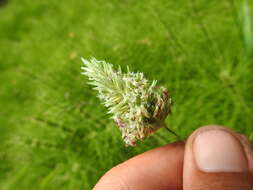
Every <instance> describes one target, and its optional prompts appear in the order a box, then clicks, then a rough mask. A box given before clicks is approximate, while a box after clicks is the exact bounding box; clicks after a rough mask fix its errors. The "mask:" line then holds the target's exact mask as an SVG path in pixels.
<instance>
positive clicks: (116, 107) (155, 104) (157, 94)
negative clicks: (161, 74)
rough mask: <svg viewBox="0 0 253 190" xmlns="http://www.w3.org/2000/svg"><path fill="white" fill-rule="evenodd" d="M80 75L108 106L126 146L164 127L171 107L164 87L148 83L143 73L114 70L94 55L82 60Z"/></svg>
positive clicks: (153, 82) (154, 82)
mask: <svg viewBox="0 0 253 190" xmlns="http://www.w3.org/2000/svg"><path fill="white" fill-rule="evenodd" d="M82 61H83V63H84V66H83V67H82V70H83V71H84V72H83V73H82V74H84V75H86V76H87V77H88V78H89V84H90V85H92V86H94V88H93V89H95V90H96V91H97V92H98V98H99V99H100V100H101V102H102V103H103V104H104V105H105V106H106V107H107V108H108V110H109V111H108V113H110V114H111V115H112V119H113V120H114V121H115V122H116V124H117V126H118V127H119V129H120V131H121V132H122V138H123V140H124V142H125V144H126V145H127V146H129V145H130V146H134V145H135V144H136V142H137V140H141V139H143V138H145V137H146V136H148V135H149V134H151V133H153V132H154V131H156V130H157V129H159V128H161V127H163V126H164V120H165V118H166V117H167V115H168V114H169V113H170V110H171V98H170V95H169V93H168V91H167V89H166V88H164V87H161V86H157V85H156V81H152V82H149V81H148V80H147V79H146V78H145V77H144V75H143V73H140V72H137V73H134V72H130V71H129V68H128V71H127V72H126V73H123V72H122V71H121V68H120V67H119V68H118V70H114V69H113V66H112V64H110V63H106V62H105V61H98V60H96V59H95V58H92V59H90V60H89V61H88V60H85V59H83V58H82Z"/></svg>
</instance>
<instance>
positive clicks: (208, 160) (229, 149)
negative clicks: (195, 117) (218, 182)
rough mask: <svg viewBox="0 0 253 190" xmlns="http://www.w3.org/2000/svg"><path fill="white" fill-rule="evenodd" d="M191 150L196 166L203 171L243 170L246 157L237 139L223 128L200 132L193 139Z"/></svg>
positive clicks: (245, 165) (246, 167)
mask: <svg viewBox="0 0 253 190" xmlns="http://www.w3.org/2000/svg"><path fill="white" fill-rule="evenodd" d="M193 151H194V156H195V160H196V163H197V166H198V168H199V169H200V170H201V171H204V172H243V171H246V170H248V163H247V159H246V156H245V153H244V150H243V147H242V145H241V143H240V141H239V140H238V139H236V138H235V137H234V136H233V135H232V134H230V133H229V132H226V131H223V130H209V131H205V132H202V133H200V134H199V135H197V137H196V138H195V140H194V144H193Z"/></svg>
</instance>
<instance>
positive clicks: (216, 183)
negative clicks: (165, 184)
mask: <svg viewBox="0 0 253 190" xmlns="http://www.w3.org/2000/svg"><path fill="white" fill-rule="evenodd" d="M243 138H245V137H243ZM251 151H252V150H251V148H250V146H249V142H246V141H245V142H242V137H240V135H239V134H237V133H235V132H233V131H231V130H229V129H227V128H223V127H219V126H206V127H202V128H200V129H198V130H196V131H195V132H194V133H193V134H192V135H191V136H190V137H189V139H188V140H187V143H186V147H185V158H184V172H183V180H184V182H183V187H184V189H185V190H213V189H215V190H242V189H243V190H252V189H253V172H252V170H253V169H252V165H253V162H252V160H253V157H252V152H251Z"/></svg>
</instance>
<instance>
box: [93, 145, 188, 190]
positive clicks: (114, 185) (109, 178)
mask: <svg viewBox="0 0 253 190" xmlns="http://www.w3.org/2000/svg"><path fill="white" fill-rule="evenodd" d="M184 146H185V144H184V142H181V141H180V142H176V143H172V144H169V145H165V146H162V147H158V148H155V149H153V150H150V151H147V152H144V153H142V154H140V155H138V156H135V157H133V158H131V159H129V160H127V161H125V162H123V163H122V164H119V165H117V166H115V167H114V168H112V169H111V170H109V171H108V172H107V173H106V174H105V175H104V176H103V177H102V178H101V179H100V180H99V182H98V183H97V184H96V186H95V187H94V189H93V190H126V189H127V190H128V189H138V190H154V189H156V190H165V189H166V190H168V189H169V190H182V189H183V187H182V184H183V179H182V178H183V177H182V176H183V159H184Z"/></svg>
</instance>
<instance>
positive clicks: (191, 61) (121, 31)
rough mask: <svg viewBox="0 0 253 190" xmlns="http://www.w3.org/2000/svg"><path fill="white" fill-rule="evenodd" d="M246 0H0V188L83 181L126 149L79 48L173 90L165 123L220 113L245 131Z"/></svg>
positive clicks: (250, 97) (163, 134)
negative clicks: (92, 85)
mask: <svg viewBox="0 0 253 190" xmlns="http://www.w3.org/2000/svg"><path fill="white" fill-rule="evenodd" d="M250 5H252V1H235V0H224V1H218V0H213V1H203V0H185V1H183V0H178V1H165V0H160V1H156V0H151V1H147V0H146V1H134V0H124V1H123V0H111V1H103V0H97V1H92V0H87V1H81V0H76V1H65V2H56V1H49V0H44V1H28V0H19V1H17V0H9V1H8V2H7V3H5V4H3V5H1V6H0V15H1V16H0V52H1V53H0V171H1V172H0V189H36V190H37V189H41V190H42V189H46V190H50V189H91V188H92V186H93V185H94V184H95V183H96V181H97V180H98V179H99V177H100V176H101V175H102V174H103V173H104V172H105V171H107V170H108V169H109V168H111V167H112V166H114V165H115V164H118V163H120V162H122V161H124V160H126V159H128V158H130V157H132V156H133V155H136V154H138V153H141V152H143V151H145V150H148V149H151V148H153V147H157V146H160V145H163V144H166V143H169V142H172V141H173V140H175V138H174V137H173V136H172V135H170V134H168V133H167V131H166V130H163V129H162V130H160V131H159V132H158V133H157V134H155V135H153V136H152V137H151V138H148V139H147V140H145V142H142V143H139V145H138V146H137V147H135V148H125V147H124V145H123V143H122V141H121V139H120V133H119V131H118V130H117V128H116V127H115V126H114V124H113V122H112V121H110V120H109V117H108V115H106V110H105V108H103V106H102V105H100V104H99V103H98V100H97V98H96V97H95V93H94V92H93V91H92V90H91V88H90V87H89V86H87V85H86V80H87V79H86V78H85V77H83V76H81V75H80V72H81V71H80V66H81V61H80V56H83V57H87V58H89V57H91V56H94V57H96V58H97V59H102V60H106V61H109V62H111V63H113V64H119V65H121V66H122V67H125V66H126V65H129V66H130V68H131V69H132V70H134V71H143V72H144V73H145V74H146V76H147V78H150V79H157V80H158V81H159V83H160V84H161V85H164V86H167V87H168V89H169V90H170V92H171V94H172V96H173V101H174V107H173V115H172V116H171V117H170V118H169V119H167V123H168V125H169V126H170V128H171V129H173V130H175V131H177V133H179V134H180V135H182V136H184V137H187V136H188V135H189V134H190V133H191V132H192V131H193V130H194V129H196V128H198V127H199V126H201V125H205V124H211V123H216V124H222V125H226V126H229V127H231V128H232V129H234V130H236V131H238V132H241V133H243V134H245V135H247V136H248V137H250V138H251V140H253V127H252V126H253V75H252V73H253V63H252V56H251V55H252V30H251V25H252V20H251V19H250V18H252V7H250Z"/></svg>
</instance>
